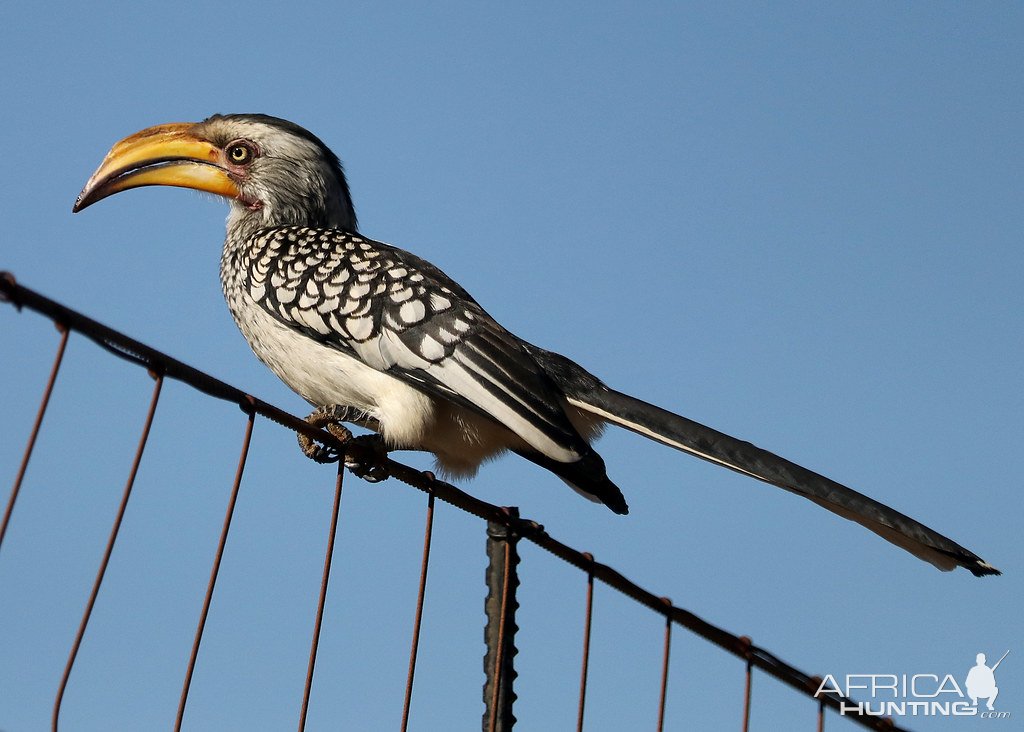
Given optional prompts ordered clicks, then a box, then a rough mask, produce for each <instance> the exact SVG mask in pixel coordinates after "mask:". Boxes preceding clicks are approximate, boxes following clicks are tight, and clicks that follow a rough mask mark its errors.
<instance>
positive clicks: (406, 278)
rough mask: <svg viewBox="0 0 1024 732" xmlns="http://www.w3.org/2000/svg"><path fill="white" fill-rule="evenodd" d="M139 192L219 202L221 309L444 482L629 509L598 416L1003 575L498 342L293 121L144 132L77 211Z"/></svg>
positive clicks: (307, 389)
mask: <svg viewBox="0 0 1024 732" xmlns="http://www.w3.org/2000/svg"><path fill="white" fill-rule="evenodd" d="M146 185H170V186H182V187H185V188H194V189H198V190H202V191H209V192H211V193H216V194H219V195H221V196H224V197H226V198H227V199H228V201H229V203H230V208H231V210H230V214H229V216H228V223H227V239H226V240H225V243H224V252H223V255H222V258H221V282H222V284H223V287H224V294H225V296H226V298H227V302H228V306H229V307H230V309H231V313H232V315H233V316H234V318H235V321H236V322H237V323H238V326H239V328H241V330H242V333H243V334H244V335H245V338H246V340H248V341H249V344H250V345H251V346H252V349H253V351H255V353H256V355H257V356H258V357H259V358H260V360H262V361H263V362H264V363H265V364H267V366H269V367H270V368H271V369H272V370H273V371H274V373H276V374H277V375H278V376H279V377H280V378H281V379H283V380H284V381H285V383H286V384H288V385H289V386H290V387H291V388H292V389H294V390H295V391H296V392H298V393H299V394H300V395H301V396H302V397H303V398H305V399H306V400H307V401H309V402H310V403H311V404H313V405H314V406H316V407H318V408H319V409H318V412H317V413H314V414H318V413H319V415H320V416H321V417H323V416H326V417H332V418H337V419H341V420H345V421H350V422H354V423H356V424H361V425H363V426H366V427H369V428H370V429H372V430H374V431H375V432H378V433H379V434H380V435H382V436H383V438H384V440H385V442H386V444H387V445H388V446H389V447H391V448H400V449H419V450H427V451H429V452H432V453H434V455H436V457H437V464H438V467H439V468H440V469H441V470H443V471H444V472H445V473H447V474H449V475H455V476H469V475H472V474H473V473H474V472H475V471H476V470H477V468H478V467H479V465H480V464H481V463H482V462H484V461H485V460H487V459H488V458H490V457H493V456H495V455H498V454H500V453H502V452H505V451H507V450H511V451H512V452H516V453H518V454H520V455H522V456H523V457H525V458H527V459H529V460H532V461H533V462H535V463H537V464H538V465H541V466H543V467H545V468H547V469H548V470H550V471H551V472H553V473H554V474H555V475H557V476H559V477H560V478H562V479H563V480H564V481H565V482H567V483H568V484H569V485H570V486H572V487H573V488H574V489H576V490H577V491H578V492H580V493H582V494H583V495H585V496H587V497H589V498H591V499H592V500H595V501H600V502H603V503H604V504H606V505H607V506H608V507H609V508H610V509H611V510H613V511H615V512H616V513H626V512H627V506H626V501H625V499H624V498H623V496H622V493H621V492H620V491H619V489H618V488H617V487H616V486H615V484H614V483H612V482H611V481H610V480H609V479H608V476H607V475H606V474H605V466H604V462H603V461H602V460H601V457H600V456H599V455H598V454H597V453H596V452H594V450H593V449H592V448H591V446H590V441H591V440H592V439H594V438H596V437H597V435H598V434H599V432H600V431H601V428H602V427H603V426H604V424H605V423H609V422H610V423H612V424H617V425H619V426H621V427H625V428H626V429H629V430H633V431H634V432H638V433H640V434H641V435H644V436H646V437H649V438H651V439H653V440H657V441H658V442H661V443H663V444H665V445H669V446H670V447H674V448H676V449H679V450H682V451H684V452H688V453H690V454H692V455H696V456H698V457H701V458H704V459H705V460H710V461H712V462H714V463H717V464H719V465H723V466H725V467H727V468H731V469H733V470H736V471H738V472H740V473H743V474H745V475H749V476H751V477H754V478H758V479H760V480H763V481H766V482H768V483H771V484H773V485H776V486H778V487H780V488H784V489H785V490H788V491H790V492H792V493H796V494H798V495H801V496H804V497H805V498H808V499H810V500H812V501H814V502H815V503H817V504H819V505H820V506H823V507H824V508H827V509H828V510H830V511H832V512H834V513H836V514H839V515H840V516H843V517H844V518H847V519H850V520H852V521H856V522H857V523H859V524H862V525H863V526H865V527H867V528H869V529H871V530H872V531H874V532H875V533H877V534H879V535H880V536H882V537H883V538H885V539H887V540H889V541H891V542H892V543H893V544H896V545H897V546H899V547H902V548H903V549H906V550H907V551H909V552H910V553H912V554H914V555H915V556H917V557H919V558H921V559H923V560H925V561H928V562H930V563H931V564H933V565H935V566H936V567H938V568H939V569H943V570H950V569H953V568H954V567H956V566H957V565H960V566H963V567H965V568H967V569H968V570H970V571H971V572H973V573H974V574H975V575H979V576H980V575H986V574H998V572H997V570H996V569H995V568H994V567H992V566H991V565H990V564H988V563H987V562H985V561H983V560H982V559H981V558H979V557H978V556H976V555H975V554H973V553H972V552H970V551H968V550H967V549H965V548H964V547H962V546H960V545H959V544H957V543H956V542H954V541H952V540H950V539H947V538H946V537H944V536H942V535H940V534H938V533H936V532H935V531H933V530H931V529H929V528H928V527H926V526H924V525H922V524H920V523H918V522H917V521H914V520H913V519H911V518H909V517H907V516H905V515H903V514H901V513H899V512H897V511H894V510H893V509H891V508H888V507H887V506H884V505H882V504H881V503H878V502H877V501H874V500H872V499H871V498H868V497H867V496H864V495H862V494H860V493H857V492H856V491H853V490H850V489H849V488H847V487H845V486H842V485H840V484H838V483H836V482H834V481H832V480H829V479H828V478H825V477H823V476H821V475H818V474H817V473H814V472H812V471H810V470H807V469H806V468H802V467H800V466H799V465H795V464H794V463H791V462H789V461H788V460H785V459H783V458H780V457H778V456H777V455H773V454H772V453H770V452H767V451H765V450H762V449H760V448H758V447H755V446H754V445H751V444H750V443H748V442H743V441H740V440H737V439H735V438H732V437H729V436H728V435H725V434H722V433H721V432H717V431H716V430H713V429H710V428H708V427H705V426H703V425H700V424H697V423H696V422H693V421H691V420H689V419H686V418H685V417H680V416H678V415H675V414H672V413H671V412H667V411H665V410H663V409H660V408H658V407H656V406H653V405H651V404H647V403H646V402H643V401H640V400H639V399H635V398H633V397H631V396H627V395H626V394H622V393H620V392H617V391H615V390H613V389H610V388H609V387H607V386H605V385H604V384H603V383H602V382H601V381H600V380H598V379H597V378H596V377H594V376H593V375H591V374H590V373H588V372H587V371H586V370H584V369H583V368H581V367H580V366H578V365H577V364H575V363H573V362H572V361H570V360H569V359H567V358H565V357H564V356H560V355H558V354H556V353H552V352H551V351H546V350H544V349H542V348H538V347H536V346H534V345H531V344H530V343H527V342H526V341H524V340H522V339H520V338H518V337H516V336H515V335H513V334H511V333H509V332H508V331H507V330H505V329H504V328H502V327H501V326H500V325H498V323H496V322H495V321H494V320H493V319H492V318H491V317H490V316H489V315H488V314H487V313H486V312H485V311H484V310H483V308H481V307H480V305H478V304H477V302H476V301H475V300H474V299H473V298H472V297H471V296H470V295H469V293H467V292H466V291H465V290H464V289H463V288H462V287H460V286H459V285H458V284H456V283H455V282H453V281H452V280H451V279H449V278H448V277H447V276H446V275H445V274H444V273H443V272H442V271H441V270H439V269H438V268H437V267H435V266H433V265H432V264H430V263H429V262H426V261H424V260H422V259H420V258H419V257H417V256H415V255H413V254H410V253H409V252H406V251H403V250H401V249H396V248H395V247H392V246H389V245H387V244H382V243H380V242H376V241H373V240H371V239H367V238H364V237H362V236H361V235H359V234H358V233H357V229H356V216H355V211H354V210H353V207H352V201H351V198H350V196H349V190H348V184H347V183H346V180H345V176H344V173H343V172H342V168H341V165H340V164H339V162H338V158H337V157H336V156H335V155H334V154H333V153H332V152H331V151H330V150H329V149H328V148H327V147H326V146H325V145H324V144H323V143H322V142H321V141H320V140H319V139H318V138H317V137H315V136H314V135H312V134H311V133H309V132H307V131H306V130H304V129H303V128H301V127H299V126H298V125H295V124H293V123H291V122H287V121H285V120H282V119H277V118H275V117H268V116H265V115H258V114H239V115H215V116H213V117H210V118H209V119H207V120H205V121H203V122H199V123H195V124H191V123H189V124H169V125H161V126H158V127H151V128H149V129H146V130H143V131H142V132H139V133H136V134H134V135H132V136H131V137H128V138H126V139H124V140H122V141H121V142H119V143H117V144H116V145H114V147H113V149H112V150H111V151H110V153H109V154H108V155H107V157H106V159H105V160H104V161H103V163H102V165H100V167H99V169H98V170H97V171H96V172H95V173H94V174H93V176H92V178H90V179H89V182H88V183H87V184H86V186H85V188H84V189H83V190H82V193H81V195H80V196H79V198H78V201H77V202H76V203H75V207H74V210H75V211H79V210H81V209H83V208H85V207H86V206H88V205H90V204H92V203H95V202H96V201H99V200H100V199H102V198H105V197H106V196H109V195H111V194H113V193H117V192H119V191H123V190H127V189H129V188H136V187H139V186H146ZM309 452H310V454H311V455H315V452H316V451H315V450H310V451H309Z"/></svg>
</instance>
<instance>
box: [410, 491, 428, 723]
mask: <svg viewBox="0 0 1024 732" xmlns="http://www.w3.org/2000/svg"><path fill="white" fill-rule="evenodd" d="M433 527H434V494H433V493H428V494H427V526H426V528H425V529H424V530H423V559H422V560H421V561H420V584H419V590H418V591H417V593H416V619H415V620H414V621H413V625H412V641H411V642H410V644H409V673H408V674H407V676H406V681H405V701H404V702H403V703H402V732H405V731H406V729H408V727H409V707H410V705H411V704H412V683H413V679H414V678H415V676H416V655H417V653H418V652H419V646H420V625H421V624H422V622H423V598H424V596H425V594H426V590H427V567H428V566H429V564H430V539H431V535H432V533H433Z"/></svg>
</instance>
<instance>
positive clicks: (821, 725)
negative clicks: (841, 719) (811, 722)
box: [818, 701, 825, 732]
mask: <svg viewBox="0 0 1024 732" xmlns="http://www.w3.org/2000/svg"><path fill="white" fill-rule="evenodd" d="M818 732H825V702H824V701H819V702H818Z"/></svg>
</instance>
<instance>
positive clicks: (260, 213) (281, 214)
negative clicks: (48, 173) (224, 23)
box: [73, 114, 356, 232]
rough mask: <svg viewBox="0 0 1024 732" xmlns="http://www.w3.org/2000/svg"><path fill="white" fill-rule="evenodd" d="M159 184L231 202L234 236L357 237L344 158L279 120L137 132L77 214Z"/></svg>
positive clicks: (218, 119) (245, 119)
mask: <svg viewBox="0 0 1024 732" xmlns="http://www.w3.org/2000/svg"><path fill="white" fill-rule="evenodd" d="M154 185H163V186H179V187H182V188H193V189H195V190H199V191H206V192H209V193H215V194H217V195H220V196H224V197H225V198H227V199H228V200H229V201H230V202H231V214H230V216H229V217H228V227H229V229H241V230H253V229H256V228H260V227H263V226H283V225H288V224H297V225H305V226H317V227H332V228H339V229H344V230H346V231H350V232H355V230H356V216H355V210H354V209H353V206H352V199H351V197H350V195H349V190H348V183H347V182H346V180H345V173H344V171H343V170H342V168H341V163H340V162H339V161H338V158H337V156H336V155H335V154H334V153H332V152H331V151H330V150H329V149H328V148H327V146H326V145H324V143H323V142H321V141H320V139H319V138H317V137H316V136H315V135H313V134H312V133H310V132H308V131H307V130H305V129H303V128H302V127H299V126H298V125H296V124H294V123H292V122H288V121H287V120H283V119H279V118H277V117H269V116H267V115H262V114H231V115H214V116H213V117H210V118H209V119H206V120H203V121H202V122H196V123H180V124H166V125H158V126H156V127H150V128H148V129H145V130H142V131H141V132H136V133H135V134H134V135H131V136H130V137H126V138H125V139H123V140H121V141H120V142H118V143H117V144H115V145H114V147H113V148H111V150H110V152H109V153H107V157H106V158H104V160H103V163H102V164H101V165H100V167H99V169H97V171H96V172H95V173H93V175H92V177H91V178H90V179H89V181H88V182H87V183H86V184H85V188H83V189H82V192H81V193H80V194H79V196H78V200H77V201H75V205H74V208H73V210H74V211H76V212H77V211H81V210H82V209H84V208H85V207H86V206H90V205H91V204H93V203H96V202H97V201H99V200H101V199H103V198H106V197H107V196H110V195H113V194H114V193H119V192H120V191H125V190H128V189H129V188H139V187H141V186H154Z"/></svg>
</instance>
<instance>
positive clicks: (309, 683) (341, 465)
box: [299, 455, 345, 732]
mask: <svg viewBox="0 0 1024 732" xmlns="http://www.w3.org/2000/svg"><path fill="white" fill-rule="evenodd" d="M344 474H345V456H344V455H341V456H340V458H339V460H338V477H337V480H336V481H335V483H334V508H333V509H332V510H331V529H330V533H328V535H327V551H326V552H325V555H324V573H323V579H322V580H321V581H320V598H319V599H318V600H317V606H316V622H315V623H314V624H313V640H312V642H311V644H310V648H309V664H308V665H307V667H306V686H305V688H304V689H303V692H302V710H301V712H300V713H299V732H303V730H305V729H306V714H307V713H308V711H309V694H310V691H311V690H312V688H313V670H314V668H315V667H316V651H317V648H318V646H319V645H320V627H321V626H322V625H323V620H324V604H325V602H326V601H327V581H328V579H329V578H330V576H331V560H332V558H333V556H334V537H335V535H336V534H337V531H338V512H339V509H340V508H341V486H342V478H343V476H344Z"/></svg>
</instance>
